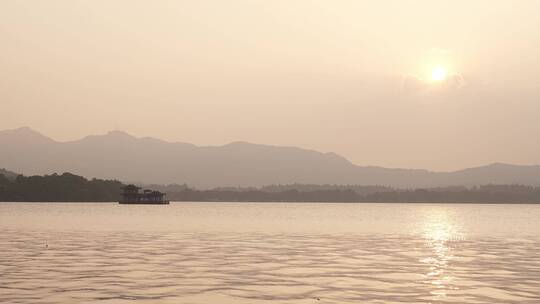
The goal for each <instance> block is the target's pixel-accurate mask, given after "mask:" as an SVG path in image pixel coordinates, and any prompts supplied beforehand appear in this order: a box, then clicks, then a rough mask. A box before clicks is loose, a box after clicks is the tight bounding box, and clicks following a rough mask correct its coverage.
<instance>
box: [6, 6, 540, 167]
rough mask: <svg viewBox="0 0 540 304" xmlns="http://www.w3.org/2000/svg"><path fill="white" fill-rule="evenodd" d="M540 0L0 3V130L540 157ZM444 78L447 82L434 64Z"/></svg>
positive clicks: (371, 158) (520, 159) (394, 161)
mask: <svg viewBox="0 0 540 304" xmlns="http://www.w3.org/2000/svg"><path fill="white" fill-rule="evenodd" d="M538 11H540V2H538V1H532V0H531V1H519V2H517V1H415V2H408V1H352V0H351V1H338V2H331V1H307V0H305V1H299V0H296V1H295V0H293V1H280V0H278V1H247V0H235V1H210V0H206V1H159V2H153V1H127V0H114V1H67V0H53V1H41V2H24V1H11V0H6V1H2V2H1V3H0V39H1V41H2V50H1V55H2V56H0V69H1V70H2V73H0V129H10V128H17V127H20V126H31V127H32V128H35V129H38V130H40V131H42V132H44V133H46V134H49V135H51V136H52V137H54V138H55V139H58V140H72V139H76V138H80V137H82V136H85V135H88V134H100V133H104V132H106V131H108V130H111V129H122V130H125V131H128V132H130V133H132V134H135V135H137V136H154V137H158V138H163V139H167V140H171V141H184V142H192V143H195V144H198V145H221V144H225V143H228V142H232V141H237V140H242V141H249V142H255V143H264V144H273V145H294V146H301V147H305V148H309V149H317V150H320V151H335V152H337V153H339V154H341V155H344V156H346V157H347V158H348V159H350V160H351V161H353V162H354V163H356V164H359V165H381V166H386V167H407V168H427V169H433V170H453V169H460V168H465V167H471V166H477V165H482V164H486V163H491V162H508V163H516V164H539V163H540V154H539V153H538V151H540V141H539V140H536V138H535V134H538V133H540V120H539V119H538V114H539V113H540V92H539V89H538V79H540V62H539V61H538V59H537V56H538V54H539V53H540V30H539V28H540V21H539V19H538V17H537V12H538ZM436 65H443V66H444V67H445V68H446V69H447V70H448V76H447V78H446V79H445V80H444V81H442V82H439V83H437V84H434V83H432V82H430V81H429V80H428V77H429V75H430V72H431V69H433V67H434V66H436Z"/></svg>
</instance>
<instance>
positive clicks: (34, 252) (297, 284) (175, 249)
mask: <svg viewBox="0 0 540 304" xmlns="http://www.w3.org/2000/svg"><path fill="white" fill-rule="evenodd" d="M430 229H431V230H429V231H434V229H432V228H430ZM435 231H436V229H435ZM452 235H455V233H453V234H452ZM539 250H540V240H538V239H534V238H531V239H508V238H497V237H492V238H477V239H460V238H447V237H445V234H444V233H440V232H435V233H433V234H426V235H410V236H407V235H391V234H386V235H385V234H379V235H376V234H365V235H362V234H359V235H353V234H340V235H336V234H332V235H330V234H328V235H326V234H298V235H296V234H287V233H281V234H264V233H232V232H230V233H188V232H171V233H160V232H150V233H136V232H70V233H65V232H40V231H28V230H25V231H17V230H9V229H5V230H2V234H1V236H0V281H1V285H0V299H1V300H2V303H91V302H95V301H101V302H103V303H122V302H126V303H128V302H129V303H131V302H140V303H263V302H269V301H271V302H273V303H540V289H538V286H540V255H538V254H537V252H539Z"/></svg>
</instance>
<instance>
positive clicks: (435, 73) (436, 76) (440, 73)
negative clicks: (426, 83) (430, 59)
mask: <svg viewBox="0 0 540 304" xmlns="http://www.w3.org/2000/svg"><path fill="white" fill-rule="evenodd" d="M447 75H448V72H447V71H446V69H445V68H443V67H441V66H437V67H435V68H433V70H431V80H433V81H443V80H445V79H446V76H447Z"/></svg>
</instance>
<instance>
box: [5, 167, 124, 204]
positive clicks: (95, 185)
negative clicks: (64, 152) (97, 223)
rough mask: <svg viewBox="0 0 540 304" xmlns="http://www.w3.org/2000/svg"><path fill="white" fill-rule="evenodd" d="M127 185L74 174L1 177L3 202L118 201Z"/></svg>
mask: <svg viewBox="0 0 540 304" xmlns="http://www.w3.org/2000/svg"><path fill="white" fill-rule="evenodd" d="M123 186H124V185H123V184H122V183H120V182H119V181H114V180H101V179H92V180H87V179H86V178H84V177H82V176H77V175H74V174H71V173H64V174H61V175H59V174H56V173H55V174H52V175H45V176H23V175H19V176H17V178H15V179H14V180H8V179H2V176H0V201H2V202H6V201H8V202H114V201H118V199H119V198H120V191H121V188H122V187H123Z"/></svg>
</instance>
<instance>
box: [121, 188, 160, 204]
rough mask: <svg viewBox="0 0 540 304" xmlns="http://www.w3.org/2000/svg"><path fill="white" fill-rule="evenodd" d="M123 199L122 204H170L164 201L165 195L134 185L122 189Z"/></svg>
mask: <svg viewBox="0 0 540 304" xmlns="http://www.w3.org/2000/svg"><path fill="white" fill-rule="evenodd" d="M122 190H123V192H122V193H121V195H122V198H121V199H120V204H168V203H169V201H166V200H164V199H163V197H164V196H165V193H162V192H159V191H154V190H144V191H143V192H139V190H141V188H140V187H137V186H135V185H133V184H130V185H127V186H125V187H123V188H122Z"/></svg>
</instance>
